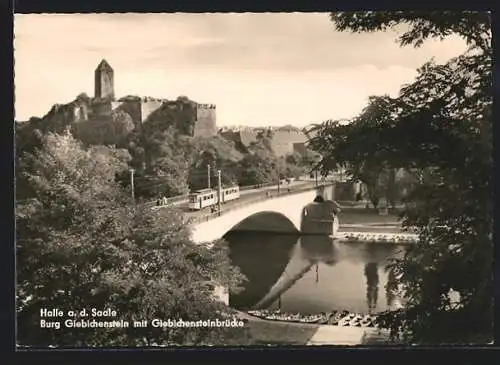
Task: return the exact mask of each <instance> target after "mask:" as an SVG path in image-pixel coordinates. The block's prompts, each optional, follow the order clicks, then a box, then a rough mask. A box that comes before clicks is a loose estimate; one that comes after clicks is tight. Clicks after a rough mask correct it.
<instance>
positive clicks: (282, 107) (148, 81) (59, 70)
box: [14, 13, 466, 127]
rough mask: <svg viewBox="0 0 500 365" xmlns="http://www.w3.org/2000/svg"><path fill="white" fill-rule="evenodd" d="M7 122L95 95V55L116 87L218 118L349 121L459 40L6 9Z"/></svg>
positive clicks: (247, 17) (266, 19)
mask: <svg viewBox="0 0 500 365" xmlns="http://www.w3.org/2000/svg"><path fill="white" fill-rule="evenodd" d="M14 32H15V38H14V57H15V66H14V72H15V110H16V120H27V119H29V118H30V117H31V116H39V117H41V116H43V115H45V114H46V113H47V112H48V111H49V109H50V108H51V107H52V105H53V104H56V103H59V104H63V103H68V102H71V101H72V100H74V99H75V97H76V96H77V95H78V94H80V93H82V92H85V93H87V94H88V95H89V96H93V95H94V86H93V83H94V70H95V68H96V67H97V65H98V63H99V62H100V61H101V59H103V58H104V59H106V60H107V61H108V62H109V63H110V64H111V66H112V67H113V69H114V74H115V94H116V96H117V98H119V97H121V96H125V95H139V96H152V97H158V98H166V99H175V98H177V97H178V96H181V95H183V96H187V97H188V98H189V99H191V100H194V101H196V102H199V103H210V104H216V105H217V125H218V126H219V127H222V126H232V125H247V126H280V125H286V124H291V125H295V126H297V127H303V126H306V125H309V124H311V123H319V122H321V121H324V120H327V119H342V118H352V117H354V116H355V115H356V114H358V113H359V112H360V111H361V110H362V109H363V107H364V106H365V105H366V103H367V100H368V97H369V96H370V95H382V94H389V95H393V96H395V95H397V92H398V90H399V89H400V87H401V86H402V85H403V84H406V83H410V82H412V81H413V79H414V78H415V76H416V72H417V71H416V70H417V68H418V67H420V66H421V65H422V64H424V63H425V62H426V61H428V60H430V59H431V58H433V57H434V58H435V60H436V61H437V62H446V61H447V60H448V59H450V58H452V57H455V56H457V55H458V54H460V53H462V52H463V51H464V50H465V49H466V46H465V43H464V42H463V40H461V39H460V38H458V37H456V36H450V37H449V38H447V39H445V40H444V41H427V42H426V43H425V44H424V46H422V47H421V48H419V49H414V48H411V47H405V48H401V47H400V46H399V45H398V43H397V42H396V37H397V33H395V32H393V31H391V32H377V33H363V34H351V33H348V32H337V31H336V30H335V28H334V25H333V23H331V22H330V20H329V17H328V14H326V13H274V14H272V13H260V14H253V13H242V14H234V13H233V14H230V13H224V14H221V13H219V14H217V13H215V14H186V13H172V14H131V13H127V14H16V15H15V18H14Z"/></svg>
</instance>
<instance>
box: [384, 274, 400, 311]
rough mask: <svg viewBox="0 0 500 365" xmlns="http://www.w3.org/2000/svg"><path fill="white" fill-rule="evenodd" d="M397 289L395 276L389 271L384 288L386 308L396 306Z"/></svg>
mask: <svg viewBox="0 0 500 365" xmlns="http://www.w3.org/2000/svg"><path fill="white" fill-rule="evenodd" d="M397 289H398V283H397V281H396V274H395V273H394V270H393V269H389V270H388V273H387V285H386V286H385V290H386V294H385V296H386V298H387V306H388V307H393V306H394V305H395V304H397V300H398V298H397Z"/></svg>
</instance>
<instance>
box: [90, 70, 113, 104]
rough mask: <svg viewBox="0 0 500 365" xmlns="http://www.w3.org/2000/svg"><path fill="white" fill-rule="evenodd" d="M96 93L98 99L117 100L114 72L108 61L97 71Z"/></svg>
mask: <svg viewBox="0 0 500 365" xmlns="http://www.w3.org/2000/svg"><path fill="white" fill-rule="evenodd" d="M94 87H95V93H94V96H95V97H96V98H98V99H110V100H114V99H115V82H114V71H113V68H112V67H111V66H110V65H109V63H108V62H107V61H106V60H102V61H101V63H99V66H97V68H96V69H95V83H94Z"/></svg>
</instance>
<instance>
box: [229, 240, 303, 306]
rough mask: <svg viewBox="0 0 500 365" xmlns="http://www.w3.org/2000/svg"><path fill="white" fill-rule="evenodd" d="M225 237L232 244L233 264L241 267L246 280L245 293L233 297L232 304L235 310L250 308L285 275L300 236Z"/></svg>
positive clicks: (232, 295)
mask: <svg viewBox="0 0 500 365" xmlns="http://www.w3.org/2000/svg"><path fill="white" fill-rule="evenodd" d="M224 238H225V240H226V241H228V242H229V247H230V258H231V261H232V263H233V265H235V266H238V267H239V268H240V270H241V272H242V273H243V274H244V275H245V277H246V279H247V280H246V282H245V283H244V284H243V288H244V290H243V291H242V292H240V293H238V294H234V293H231V294H230V296H229V304H230V305H231V306H234V307H235V308H242V309H243V308H251V307H252V306H254V305H255V304H256V303H257V302H258V301H259V300H261V299H262V298H263V297H264V296H265V295H266V294H267V293H268V292H269V290H270V289H271V287H272V286H273V285H274V283H276V281H277V280H278V279H279V278H280V276H281V275H282V274H283V271H284V270H285V267H286V266H287V264H288V262H289V261H290V254H291V251H292V249H293V247H294V246H295V245H296V243H297V240H298V236H297V235H272V234H265V235H263V234H261V233H255V234H254V233H249V232H244V233H243V232H230V233H228V234H227V235H226V236H225V237H224Z"/></svg>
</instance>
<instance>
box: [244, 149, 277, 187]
mask: <svg viewBox="0 0 500 365" xmlns="http://www.w3.org/2000/svg"><path fill="white" fill-rule="evenodd" d="M273 163H274V161H273V160H271V159H269V158H264V157H261V156H260V155H259V154H248V155H245V156H244V157H243V159H242V160H241V161H240V162H239V171H240V174H239V176H238V183H239V185H241V186H246V185H257V184H265V183H268V182H271V181H273V179H276V173H275V171H276V169H275V167H274V165H273Z"/></svg>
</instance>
